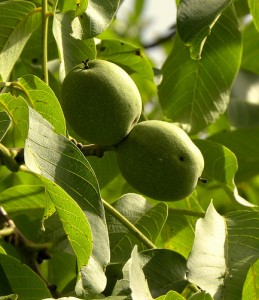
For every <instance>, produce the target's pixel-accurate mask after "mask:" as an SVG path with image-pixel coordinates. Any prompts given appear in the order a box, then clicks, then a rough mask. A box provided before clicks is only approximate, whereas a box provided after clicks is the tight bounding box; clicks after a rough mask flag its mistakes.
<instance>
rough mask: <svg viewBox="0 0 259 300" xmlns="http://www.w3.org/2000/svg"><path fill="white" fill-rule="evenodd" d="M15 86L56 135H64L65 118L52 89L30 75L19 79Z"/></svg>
mask: <svg viewBox="0 0 259 300" xmlns="http://www.w3.org/2000/svg"><path fill="white" fill-rule="evenodd" d="M17 84H18V85H19V87H21V88H22V90H23V91H24V93H25V94H26V96H27V97H26V98H27V101H28V103H29V105H30V106H31V107H32V108H34V109H35V110H36V111H37V112H38V113H40V114H41V115H42V116H43V118H45V119H46V120H48V121H49V122H50V124H51V125H52V126H53V127H54V129H55V132H56V133H59V134H62V135H65V134H66V122H65V117H64V115H63V112H62V109H61V106H60V103H59V101H58V99H57V97H56V95H55V93H54V92H53V91H52V89H51V88H50V87H49V86H48V85H47V84H46V83H45V82H44V81H42V80H41V79H40V78H38V77H37V76H34V75H30V74H29V75H24V76H22V77H20V78H19V80H18V82H17Z"/></svg>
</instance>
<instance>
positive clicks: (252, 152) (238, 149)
mask: <svg viewBox="0 0 259 300" xmlns="http://www.w3.org/2000/svg"><path fill="white" fill-rule="evenodd" d="M210 140H212V141H214V142H217V143H220V144H222V145H224V146H225V147H227V148H229V149H230V150H231V151H232V152H233V153H234V154H235V156H236V158H237V161H238V170H237V173H236V176H235V181H236V182H240V181H244V180H248V179H249V178H252V177H253V176H255V175H257V174H258V170H259V149H258V146H257V145H259V136H258V129H257V128H251V129H237V130H233V131H227V132H220V133H218V134H215V135H213V136H211V137H210ZM251 141H253V142H252V143H251Z"/></svg>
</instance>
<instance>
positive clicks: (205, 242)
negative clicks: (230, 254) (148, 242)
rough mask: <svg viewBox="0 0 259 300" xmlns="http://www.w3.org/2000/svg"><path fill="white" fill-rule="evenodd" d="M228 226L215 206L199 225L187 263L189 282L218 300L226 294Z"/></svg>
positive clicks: (200, 220) (209, 209)
mask: <svg viewBox="0 0 259 300" xmlns="http://www.w3.org/2000/svg"><path fill="white" fill-rule="evenodd" d="M225 240H226V223H225V220H224V218H223V217H222V216H220V215H219V214H218V213H217V212H216V210H215V208H214V207H213V205H212V204H211V205H210V206H209V208H208V209H207V212H206V216H205V218H204V219H199V220H198V221H197V223H196V230H195V239H194V244H193V248H192V251H191V254H190V256H189V258H188V260H187V268H188V273H187V279H188V281H190V282H192V283H195V284H197V285H198V286H200V287H201V288H202V289H204V290H206V291H207V292H209V293H211V295H213V297H214V298H215V299H222V298H220V296H221V293H222V291H223V284H224V275H225V273H226V271H227V261H226V248H225V247H226V244H225Z"/></svg>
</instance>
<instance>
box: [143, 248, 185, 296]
mask: <svg viewBox="0 0 259 300" xmlns="http://www.w3.org/2000/svg"><path fill="white" fill-rule="evenodd" d="M139 261H140V265H141V267H142V269H143V272H144V275H145V278H146V280H147V282H148V286H149V290H150V292H151V295H152V296H153V297H154V298H156V297H158V296H160V295H164V294H166V293H167V292H169V291H170V290H174V291H176V292H179V293H181V292H182V291H183V289H184V288H185V286H186V285H187V283H188V282H187V280H186V277H185V275H186V260H185V258H184V257H182V256H181V255H180V254H178V253H176V252H173V251H171V250H167V249H152V250H146V251H142V252H140V253H139Z"/></svg>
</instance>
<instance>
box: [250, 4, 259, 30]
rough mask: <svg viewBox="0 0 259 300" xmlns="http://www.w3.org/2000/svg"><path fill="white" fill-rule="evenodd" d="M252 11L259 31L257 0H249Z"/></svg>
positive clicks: (258, 6)
mask: <svg viewBox="0 0 259 300" xmlns="http://www.w3.org/2000/svg"><path fill="white" fill-rule="evenodd" d="M248 5H249V8H250V13H251V15H252V16H253V22H254V25H255V28H256V29H257V31H259V5H258V2H257V0H248Z"/></svg>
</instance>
